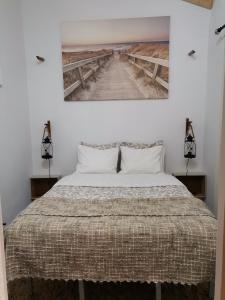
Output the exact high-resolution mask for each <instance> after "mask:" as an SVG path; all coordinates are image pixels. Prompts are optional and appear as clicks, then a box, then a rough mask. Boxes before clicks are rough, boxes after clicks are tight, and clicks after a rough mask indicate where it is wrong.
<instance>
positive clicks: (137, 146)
mask: <svg viewBox="0 0 225 300" xmlns="http://www.w3.org/2000/svg"><path fill="white" fill-rule="evenodd" d="M120 146H121V147H123V146H125V147H129V148H135V149H146V148H152V147H155V146H163V150H162V156H161V159H162V161H161V167H162V172H164V171H165V148H164V142H163V140H158V141H155V142H154V143H150V144H148V143H133V142H131V143H130V142H122V143H120ZM120 165H121V159H120ZM120 165H119V168H120Z"/></svg>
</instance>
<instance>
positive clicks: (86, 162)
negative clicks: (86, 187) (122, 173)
mask: <svg viewBox="0 0 225 300" xmlns="http://www.w3.org/2000/svg"><path fill="white" fill-rule="evenodd" d="M118 154H119V147H114V148H110V149H97V148H93V147H88V146H84V145H79V146H78V164H77V169H76V171H77V173H116V172H117V162H118Z"/></svg>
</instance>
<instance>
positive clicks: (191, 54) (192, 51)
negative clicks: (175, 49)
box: [188, 50, 196, 56]
mask: <svg viewBox="0 0 225 300" xmlns="http://www.w3.org/2000/svg"><path fill="white" fill-rule="evenodd" d="M195 53H196V51H195V50H191V51H190V52H189V53H188V55H189V56H193V55H194V54H195Z"/></svg>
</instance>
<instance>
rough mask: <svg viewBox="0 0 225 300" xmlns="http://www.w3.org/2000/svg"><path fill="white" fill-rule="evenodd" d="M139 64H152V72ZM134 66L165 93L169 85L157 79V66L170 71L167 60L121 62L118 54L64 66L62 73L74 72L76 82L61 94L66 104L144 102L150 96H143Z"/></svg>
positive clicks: (136, 58) (130, 58)
mask: <svg viewBox="0 0 225 300" xmlns="http://www.w3.org/2000/svg"><path fill="white" fill-rule="evenodd" d="M140 61H142V62H145V63H147V64H149V63H150V64H153V66H154V71H153V72H151V71H150V70H149V69H146V68H145V66H143V64H140ZM133 66H135V67H136V69H137V70H138V69H139V70H141V71H142V72H143V74H144V75H145V76H146V77H148V78H151V79H152V80H153V81H155V82H157V83H158V85H159V86H161V87H162V89H164V90H165V91H166V90H168V88H169V86H168V82H166V81H164V80H163V79H161V78H160V77H159V76H158V70H159V69H160V66H163V67H167V68H168V67H169V63H168V60H163V59H157V58H151V57H146V56H140V55H129V54H128V55H127V60H121V59H120V55H119V54H118V53H117V54H107V55H102V56H99V57H94V58H90V59H86V60H82V61H78V62H75V63H71V64H68V65H65V66H64V73H66V72H69V71H75V72H76V78H77V79H76V81H75V82H74V83H72V84H71V85H70V86H69V87H67V88H66V89H65V90H64V96H65V99H67V100H69V101H76V100H78V101H85V100H86V101H87V100H121V99H125V100H128V99H147V98H149V96H146V92H145V91H144V89H145V88H144V86H143V84H140V82H139V81H138V80H137V78H136V77H135V74H134V72H133V71H132V68H133ZM93 78H94V80H93ZM150 98H151V96H150ZM152 98H154V94H153V95H152Z"/></svg>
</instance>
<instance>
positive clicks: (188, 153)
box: [184, 119, 196, 159]
mask: <svg viewBox="0 0 225 300" xmlns="http://www.w3.org/2000/svg"><path fill="white" fill-rule="evenodd" d="M184 157H185V158H187V159H193V158H196V142H195V135H194V131H193V127H192V121H190V120H189V119H186V134H185V140H184Z"/></svg>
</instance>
